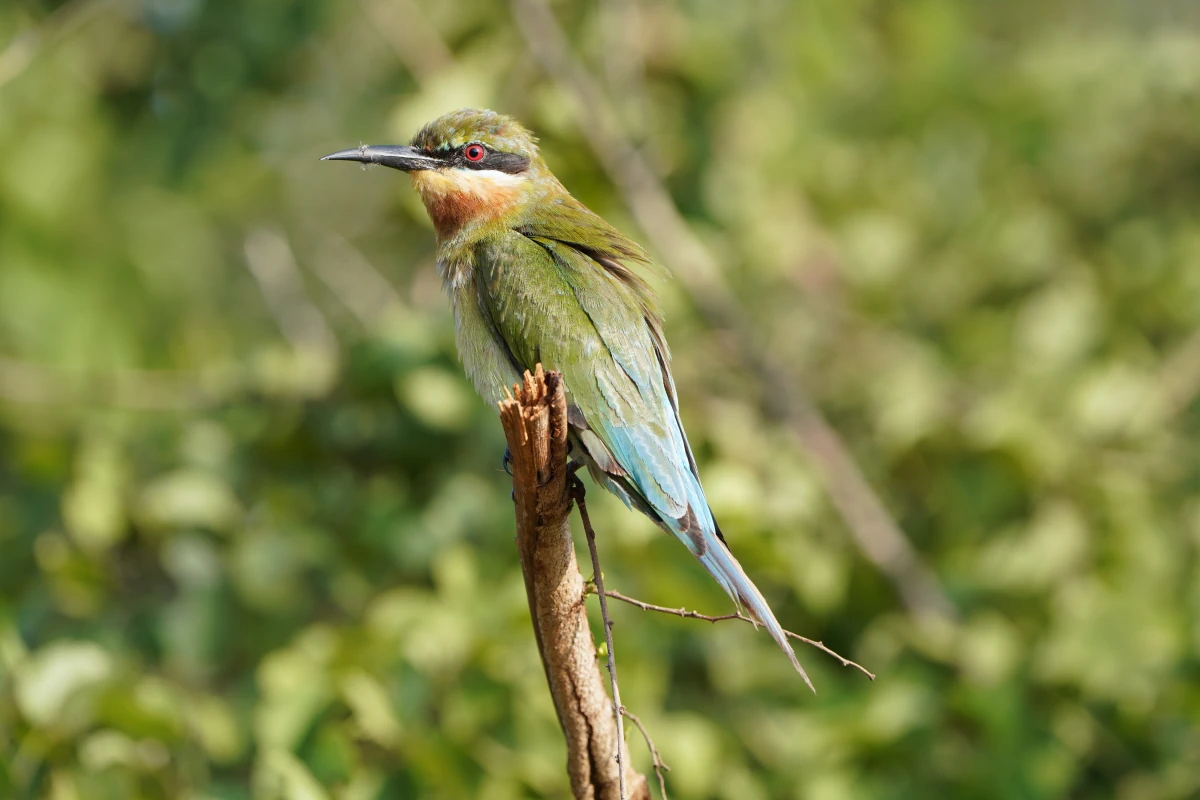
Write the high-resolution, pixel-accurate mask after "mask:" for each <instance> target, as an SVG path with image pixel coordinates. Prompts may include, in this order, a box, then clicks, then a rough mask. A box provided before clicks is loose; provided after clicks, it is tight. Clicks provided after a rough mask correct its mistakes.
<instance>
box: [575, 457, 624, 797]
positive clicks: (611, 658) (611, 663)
mask: <svg viewBox="0 0 1200 800" xmlns="http://www.w3.org/2000/svg"><path fill="white" fill-rule="evenodd" d="M571 495H572V496H573V497H574V498H575V504H576V505H578V506H579V518H580V519H581V520H583V531H584V533H585V534H587V543H588V552H589V553H591V555H592V580H593V581H595V583H596V590H597V592H598V593H599V595H600V619H601V620H602V621H603V623H604V644H605V646H607V648H608V653H607V654H606V658H605V662H606V663H607V665H608V682H609V685H610V686H611V688H612V701H613V716H614V717H615V718H616V720H617V775H618V776H619V777H620V790H621V800H625V759H624V758H623V757H622V755H621V754H622V752H623V751H624V750H625V721H624V719H623V718H622V717H621V709H622V708H623V706H622V705H621V692H620V689H619V688H618V686H617V654H616V652H614V651H613V638H612V625H613V624H612V620H611V619H610V618H609V616H608V601H607V600H605V594H604V577H603V575H602V574H601V573H600V555H599V553H597V552H596V532H595V531H594V530H592V520H591V518H590V517H589V516H588V510H587V501H586V499H585V498H586V496H587V490H586V489H584V488H583V481H581V480H580V479H579V476H578V475H572V476H571Z"/></svg>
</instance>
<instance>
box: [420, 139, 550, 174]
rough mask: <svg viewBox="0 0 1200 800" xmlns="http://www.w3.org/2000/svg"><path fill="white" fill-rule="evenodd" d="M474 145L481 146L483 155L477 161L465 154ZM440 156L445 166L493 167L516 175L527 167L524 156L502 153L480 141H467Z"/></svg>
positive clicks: (526, 160) (527, 160) (527, 161)
mask: <svg viewBox="0 0 1200 800" xmlns="http://www.w3.org/2000/svg"><path fill="white" fill-rule="evenodd" d="M475 145H478V146H479V147H482V148H483V150H484V155H483V158H481V159H479V160H478V161H471V160H469V159H468V158H467V155H466V153H467V148H468V147H472V146H475ZM441 157H442V159H443V160H444V161H445V162H446V164H447V166H451V167H466V168H467V169H494V170H498V171H500V172H507V173H508V174H510V175H518V174H520V173H522V172H524V171H525V170H527V169H529V159H528V158H526V157H525V156H522V155H518V154H517V153H502V152H500V151H498V150H493V149H492V148H490V147H488V146H487V145H485V144H482V143H480V142H468V143H467V144H465V145H463V146H462V147H458V148H455V149H454V150H451V151H449V152H447V153H445V154H443V155H442V156H441Z"/></svg>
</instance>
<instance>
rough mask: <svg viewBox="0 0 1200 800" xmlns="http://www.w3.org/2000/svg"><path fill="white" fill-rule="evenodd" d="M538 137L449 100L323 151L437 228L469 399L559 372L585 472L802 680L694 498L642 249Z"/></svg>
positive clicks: (692, 463) (493, 396)
mask: <svg viewBox="0 0 1200 800" xmlns="http://www.w3.org/2000/svg"><path fill="white" fill-rule="evenodd" d="M536 141H537V140H536V139H535V138H534V136H533V135H532V134H531V133H530V132H529V131H528V130H526V129H525V128H524V127H522V126H521V125H520V124H519V123H518V122H517V121H516V120H514V119H512V118H511V117H507V116H504V115H501V114H497V113H495V112H493V111H479V110H474V109H462V110H460V111H454V112H452V113H449V114H446V115H444V116H442V117H439V118H438V119H436V120H434V121H433V122H430V123H429V124H428V125H426V126H425V127H423V128H422V129H421V130H420V132H418V133H417V135H416V136H414V137H413V140H412V142H411V144H409V145H406V146H397V145H372V146H365V145H364V146H362V147H357V148H355V149H353V150H342V151H340V152H337V153H332V154H330V155H327V156H325V158H324V160H332V161H357V162H361V163H364V164H381V165H383V166H385V167H392V168H393V169H398V170H403V171H404V172H407V173H409V175H410V176H411V177H412V182H413V186H414V187H415V188H416V190H417V191H418V192H419V193H420V195H421V199H422V201H423V202H424V204H425V208H426V210H427V211H428V212H429V217H430V219H431V220H432V221H433V226H434V230H435V231H436V233H437V266H438V270H439V273H440V275H441V278H442V283H443V285H444V287H445V289H446V293H447V294H448V295H449V297H450V303H451V305H452V306H453V308H454V319H455V327H456V337H455V339H456V343H457V345H458V352H459V356H460V357H461V359H462V362H463V366H464V367H465V369H466V372H467V375H469V376H470V378H471V380H472V381H473V382H474V384H475V388H476V390H477V391H478V392H479V394H480V395H482V396H483V398H484V400H486V401H488V402H490V403H497V402H499V401H500V400H501V399H502V398H503V397H504V395H505V391H506V389H507V388H508V387H509V386H511V385H512V384H513V383H516V382H519V381H520V380H521V376H522V374H523V373H524V371H525V370H532V369H533V368H534V366H535V365H536V364H538V363H539V362H540V363H542V364H543V365H544V366H545V367H546V368H547V369H556V370H559V371H561V372H562V375H563V382H564V385H565V387H566V392H567V403H568V422H569V424H570V436H571V441H572V444H573V445H574V447H575V449H576V450H577V452H582V454H583V456H584V460H585V463H586V464H587V466H588V469H589V472H590V473H591V475H592V477H593V478H594V479H595V480H596V482H597V483H599V484H601V485H602V486H604V487H605V488H607V489H608V490H609V491H611V492H612V493H613V494H615V495H617V496H618V497H619V498H621V499H622V500H623V501H625V504H626V505H628V506H630V507H632V508H636V509H637V510H639V511H641V512H642V513H644V514H646V515H647V516H648V517H650V519H652V520H654V521H655V522H656V523H657V524H658V525H659V526H660V527H662V528H663V529H664V530H666V531H667V532H668V533H670V534H672V535H673V536H675V537H676V538H677V539H679V540H680V541H681V542H683V544H684V545H685V546H686V547H687V548H688V550H690V551H691V552H692V555H694V556H695V557H696V558H698V559H699V560H700V563H701V564H703V565H704V567H705V568H706V569H707V570H708V571H709V573H711V574H712V576H713V577H714V578H716V580H717V582H718V583H720V584H721V586H722V588H724V589H725V591H726V592H728V593H729V595H730V597H732V598H733V600H734V601H735V602H737V603H740V604H742V605H743V606H745V607H746V608H748V609H749V610H750V612H751V613H752V614H753V615H754V617H756V618H757V620H758V621H760V622H761V623H762V624H763V625H764V626H765V627H766V628H767V630H768V631H769V632H770V633H771V636H772V637H773V638H774V639H775V641H776V642H778V643H779V646H780V647H781V648H783V650H784V652H786V653H787V655H788V658H790V659H791V662H792V664H793V665H794V666H795V668H796V669H797V670H798V671H799V672H800V674H801V675H802V676H803V677H804V680H805V682H806V683H808V685H809V686H810V687H811V686H812V683H811V682H809V680H808V676H807V675H806V674H805V672H804V669H803V668H802V667H801V666H800V662H799V661H798V660H797V659H796V655H795V653H794V652H793V651H792V648H791V647H790V646H789V644H788V641H787V638H786V636H785V635H784V631H783V628H782V627H781V626H780V625H779V622H778V621H776V619H775V615H774V614H773V613H772V612H771V609H770V607H769V606H768V605H767V602H766V600H764V599H763V596H762V594H761V593H760V592H759V591H758V589H757V588H756V587H755V586H754V584H753V583H752V582H751V581H750V579H749V578H748V577H747V576H746V573H745V571H744V570H743V569H742V567H741V565H740V564H739V563H738V562H737V559H735V558H734V557H733V554H732V553H731V552H730V551H729V547H728V546H727V545H726V543H725V537H724V536H723V535H722V534H721V529H720V528H718V527H717V523H716V521H715V520H714V519H713V515H712V511H711V510H710V509H709V507H708V501H707V500H706V499H705V497H704V489H703V488H701V486H700V475H699V472H698V470H697V469H696V460H695V458H693V457H692V451H691V448H690V447H689V445H688V441H687V435H686V434H685V433H684V430H683V425H682V423H681V422H680V419H679V402H678V399H677V397H676V393H675V381H674V380H673V379H672V377H671V368H670V354H669V352H668V350H667V342H666V339H665V338H664V337H663V326H662V314H661V312H660V311H659V307H658V303H657V300H656V298H655V296H654V293H653V291H652V290H651V289H650V287H649V286H648V285H647V284H646V283H645V281H644V280H642V278H640V277H639V276H638V274H637V273H636V272H635V271H634V268H633V267H635V266H638V265H649V264H650V258H649V256H648V255H647V254H646V251H645V250H643V249H642V248H641V247H640V246H638V245H637V244H636V243H634V242H632V241H631V240H629V239H628V238H626V237H625V236H624V235H622V234H621V233H620V232H619V231H618V230H617V229H616V228H614V227H613V226H612V225H609V224H608V223H607V222H605V221H604V220H603V219H601V218H600V217H599V216H597V215H596V214H594V213H592V212H591V211H590V210H588V209H587V208H586V207H585V206H584V205H583V204H582V203H580V202H579V201H578V200H576V199H575V198H574V197H572V196H571V195H570V193H569V192H568V191H567V190H566V189H565V188H564V187H563V185H562V184H561V183H560V182H559V181H558V179H557V178H555V177H554V174H553V173H551V172H550V169H549V167H547V166H546V163H545V162H544V161H543V160H542V158H541V157H540V156H539V155H538V149H537V143H536Z"/></svg>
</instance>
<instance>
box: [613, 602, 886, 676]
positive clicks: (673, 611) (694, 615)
mask: <svg viewBox="0 0 1200 800" xmlns="http://www.w3.org/2000/svg"><path fill="white" fill-rule="evenodd" d="M596 589H597V591H598V592H604V594H603V595H601V603H603V602H604V600H603V598H604V597H605V596H607V597H611V598H612V599H613V600H620V601H621V602H622V603H628V604H629V605H631V606H637V607H638V608H640V609H641V610H642V611H657V612H659V613H660V614H670V615H671V616H675V617H684V618H685V619H702V620H704V621H705V622H722V621H723V620H727V619H740V620H741V621H742V622H749V623H750V624H751V625H755V627H757V624H756V623H755V622H754V620H752V619H750V617H747V616H746V615H745V614H721V615H719V616H715V617H714V616H709V615H708V614H701V613H700V612H699V611H688V610H687V609H685V608H667V607H666V606H656V605H654V604H653V603H646V602H643V601H641V600H638V599H636V598H633V597H629V596H628V595H624V594H621V593H620V592H618V591H616V590H615V589H609V590H608V591H604V589H603V587H601V586H600V585H599V584H597V586H596ZM784 633H785V634H787V635H788V636H790V637H791V638H793V639H795V640H796V641H798V642H804V643H805V644H808V645H812V646H813V647H815V648H817V649H818V650H821V651H823V652H825V653H828V654H829V655H831V656H833V657H834V658H836V659H837V660H838V661H840V662H842V666H843V667H854V668H855V669H857V670H858V671H860V672H861V673H862V674H864V675H866V676H867V677H868V678H870V679H871V680H875V673H873V672H871V671H870V670H869V669H867V668H866V667H864V666H863V665H862V664H858V663H856V662H854V661H851V660H850V659H848V658H846V657H845V656H843V655H841V654H840V653H838V652H836V651H834V650H831V649H830V648H828V647H826V646H825V643H824V642H818V641H816V640H815V639H809V638H808V637H806V636H801V635H800V634H798V633H792V632H791V631H784Z"/></svg>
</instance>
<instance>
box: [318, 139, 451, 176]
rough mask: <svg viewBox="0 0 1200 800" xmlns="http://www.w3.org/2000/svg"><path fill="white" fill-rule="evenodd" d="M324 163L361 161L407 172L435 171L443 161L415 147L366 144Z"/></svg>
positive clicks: (340, 151)
mask: <svg viewBox="0 0 1200 800" xmlns="http://www.w3.org/2000/svg"><path fill="white" fill-rule="evenodd" d="M321 160H322V161H360V162H362V163H363V164H382V165H383V166H385V167H391V168H392V169H400V170H404V171H405V172H418V171H420V170H423V169H435V168H437V167H439V166H441V165H442V161H441V159H437V158H434V157H433V156H430V155H426V154H425V153H422V152H421V151H420V150H418V149H417V148H415V147H409V146H408V145H395V144H370V145H367V144H364V145H362V146H360V147H356V148H354V149H353V150H339V151H338V152H336V153H330V154H329V155H327V156H325V157H323V158H322V159H321Z"/></svg>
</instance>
